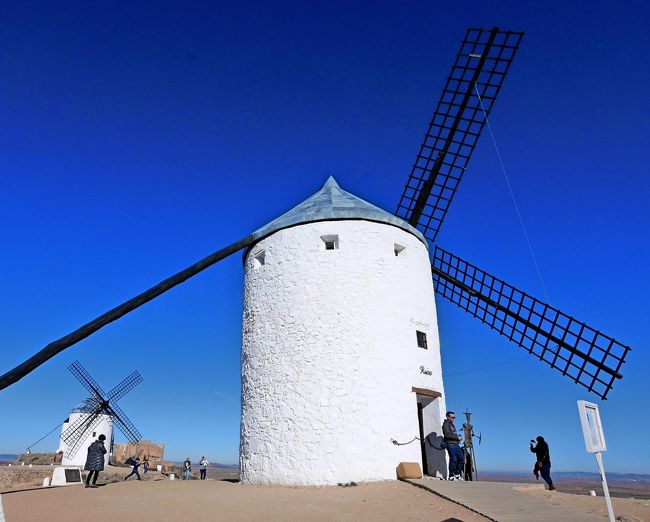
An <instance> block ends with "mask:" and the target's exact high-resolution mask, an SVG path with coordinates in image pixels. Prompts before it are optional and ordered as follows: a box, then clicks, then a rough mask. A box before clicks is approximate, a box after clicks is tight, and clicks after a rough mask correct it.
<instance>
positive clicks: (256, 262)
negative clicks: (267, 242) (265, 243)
mask: <svg viewBox="0 0 650 522" xmlns="http://www.w3.org/2000/svg"><path fill="white" fill-rule="evenodd" d="M265 262H266V253H265V251H264V250H262V251H261V252H258V253H257V254H255V255H254V256H253V268H255V269H258V268H259V267H261V266H262V265H263V264H264V263H265Z"/></svg>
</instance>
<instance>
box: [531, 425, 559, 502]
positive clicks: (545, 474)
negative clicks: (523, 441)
mask: <svg viewBox="0 0 650 522" xmlns="http://www.w3.org/2000/svg"><path fill="white" fill-rule="evenodd" d="M530 451H531V452H532V453H534V454H535V455H536V457H537V460H536V461H535V469H534V470H533V473H535V477H537V479H538V480H539V476H538V474H537V472H539V474H541V475H542V478H543V479H544V482H546V483H547V484H548V489H550V490H551V491H553V490H555V486H554V485H553V480H552V479H551V455H550V453H549V450H548V444H547V443H546V441H545V440H544V437H542V436H541V435H540V436H539V437H537V444H535V441H534V440H532V439H531V440H530Z"/></svg>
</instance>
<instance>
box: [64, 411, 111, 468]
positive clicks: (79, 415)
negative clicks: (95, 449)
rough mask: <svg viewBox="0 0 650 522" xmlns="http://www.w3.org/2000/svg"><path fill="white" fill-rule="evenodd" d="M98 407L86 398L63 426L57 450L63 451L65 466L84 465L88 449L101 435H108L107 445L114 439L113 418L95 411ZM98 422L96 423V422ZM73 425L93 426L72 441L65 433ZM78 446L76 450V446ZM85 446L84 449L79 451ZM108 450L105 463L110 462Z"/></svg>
mask: <svg viewBox="0 0 650 522" xmlns="http://www.w3.org/2000/svg"><path fill="white" fill-rule="evenodd" d="M96 409H97V407H96V404H95V402H94V401H93V400H91V399H86V400H84V401H83V402H81V404H79V405H78V406H77V407H76V408H74V409H73V410H72V411H71V412H70V416H69V417H68V418H67V419H66V420H65V422H64V423H63V425H62V426H61V437H60V438H59V447H58V449H57V452H60V453H63V458H62V460H61V464H62V465H63V466H83V465H84V464H85V463H86V457H87V455H86V451H85V449H86V448H88V446H90V445H91V444H92V443H93V442H95V440H97V437H99V435H104V436H105V437H106V441H107V445H108V444H110V441H111V440H113V419H112V417H111V416H110V415H107V414H105V413H100V414H97V413H95V411H96ZM95 422H96V424H95ZM71 426H89V427H90V426H92V428H91V429H85V430H83V431H82V432H81V433H80V434H78V435H77V438H75V439H74V440H72V441H68V440H67V439H64V435H65V434H66V433H67V432H68V429H69V428H70V427H71ZM75 446H76V447H77V449H76V450H74V449H73V448H74V447H75ZM81 448H83V449H84V451H78V450H79V449H81ZM108 457H109V455H108V452H107V453H106V455H105V458H104V463H105V464H108Z"/></svg>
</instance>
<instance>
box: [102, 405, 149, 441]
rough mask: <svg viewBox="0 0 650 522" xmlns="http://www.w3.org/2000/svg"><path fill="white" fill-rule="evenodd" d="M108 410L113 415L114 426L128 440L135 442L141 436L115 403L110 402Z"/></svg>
mask: <svg viewBox="0 0 650 522" xmlns="http://www.w3.org/2000/svg"><path fill="white" fill-rule="evenodd" d="M109 411H110V413H111V416H112V417H113V422H114V423H115V426H117V427H118V428H119V430H120V431H121V432H122V434H123V435H124V436H125V437H126V438H127V439H129V442H132V443H134V444H135V443H136V442H138V441H139V440H140V439H141V438H142V435H140V432H139V431H138V430H137V429H136V427H135V426H134V425H133V423H132V422H131V420H130V419H129V418H128V417H127V416H126V413H124V412H123V411H122V409H121V408H120V407H119V406H118V405H117V404H111V406H109Z"/></svg>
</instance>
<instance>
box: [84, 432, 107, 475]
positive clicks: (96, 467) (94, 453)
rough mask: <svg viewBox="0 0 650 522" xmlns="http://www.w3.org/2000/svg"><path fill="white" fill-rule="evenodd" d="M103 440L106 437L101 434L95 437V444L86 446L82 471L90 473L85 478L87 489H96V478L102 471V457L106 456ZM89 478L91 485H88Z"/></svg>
mask: <svg viewBox="0 0 650 522" xmlns="http://www.w3.org/2000/svg"><path fill="white" fill-rule="evenodd" d="M105 440H106V436H105V435H103V434H102V435H100V436H99V437H97V440H96V441H95V442H93V443H92V444H91V445H90V446H88V456H87V457H86V465H85V466H84V469H85V470H86V471H89V472H90V473H88V477H87V478H86V487H87V488H96V487H98V486H97V477H98V476H99V472H100V471H102V470H103V469H104V455H105V454H106V447H105V446H104V441H105ZM91 477H93V479H92V480H93V482H92V484H91V483H90V479H91Z"/></svg>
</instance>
